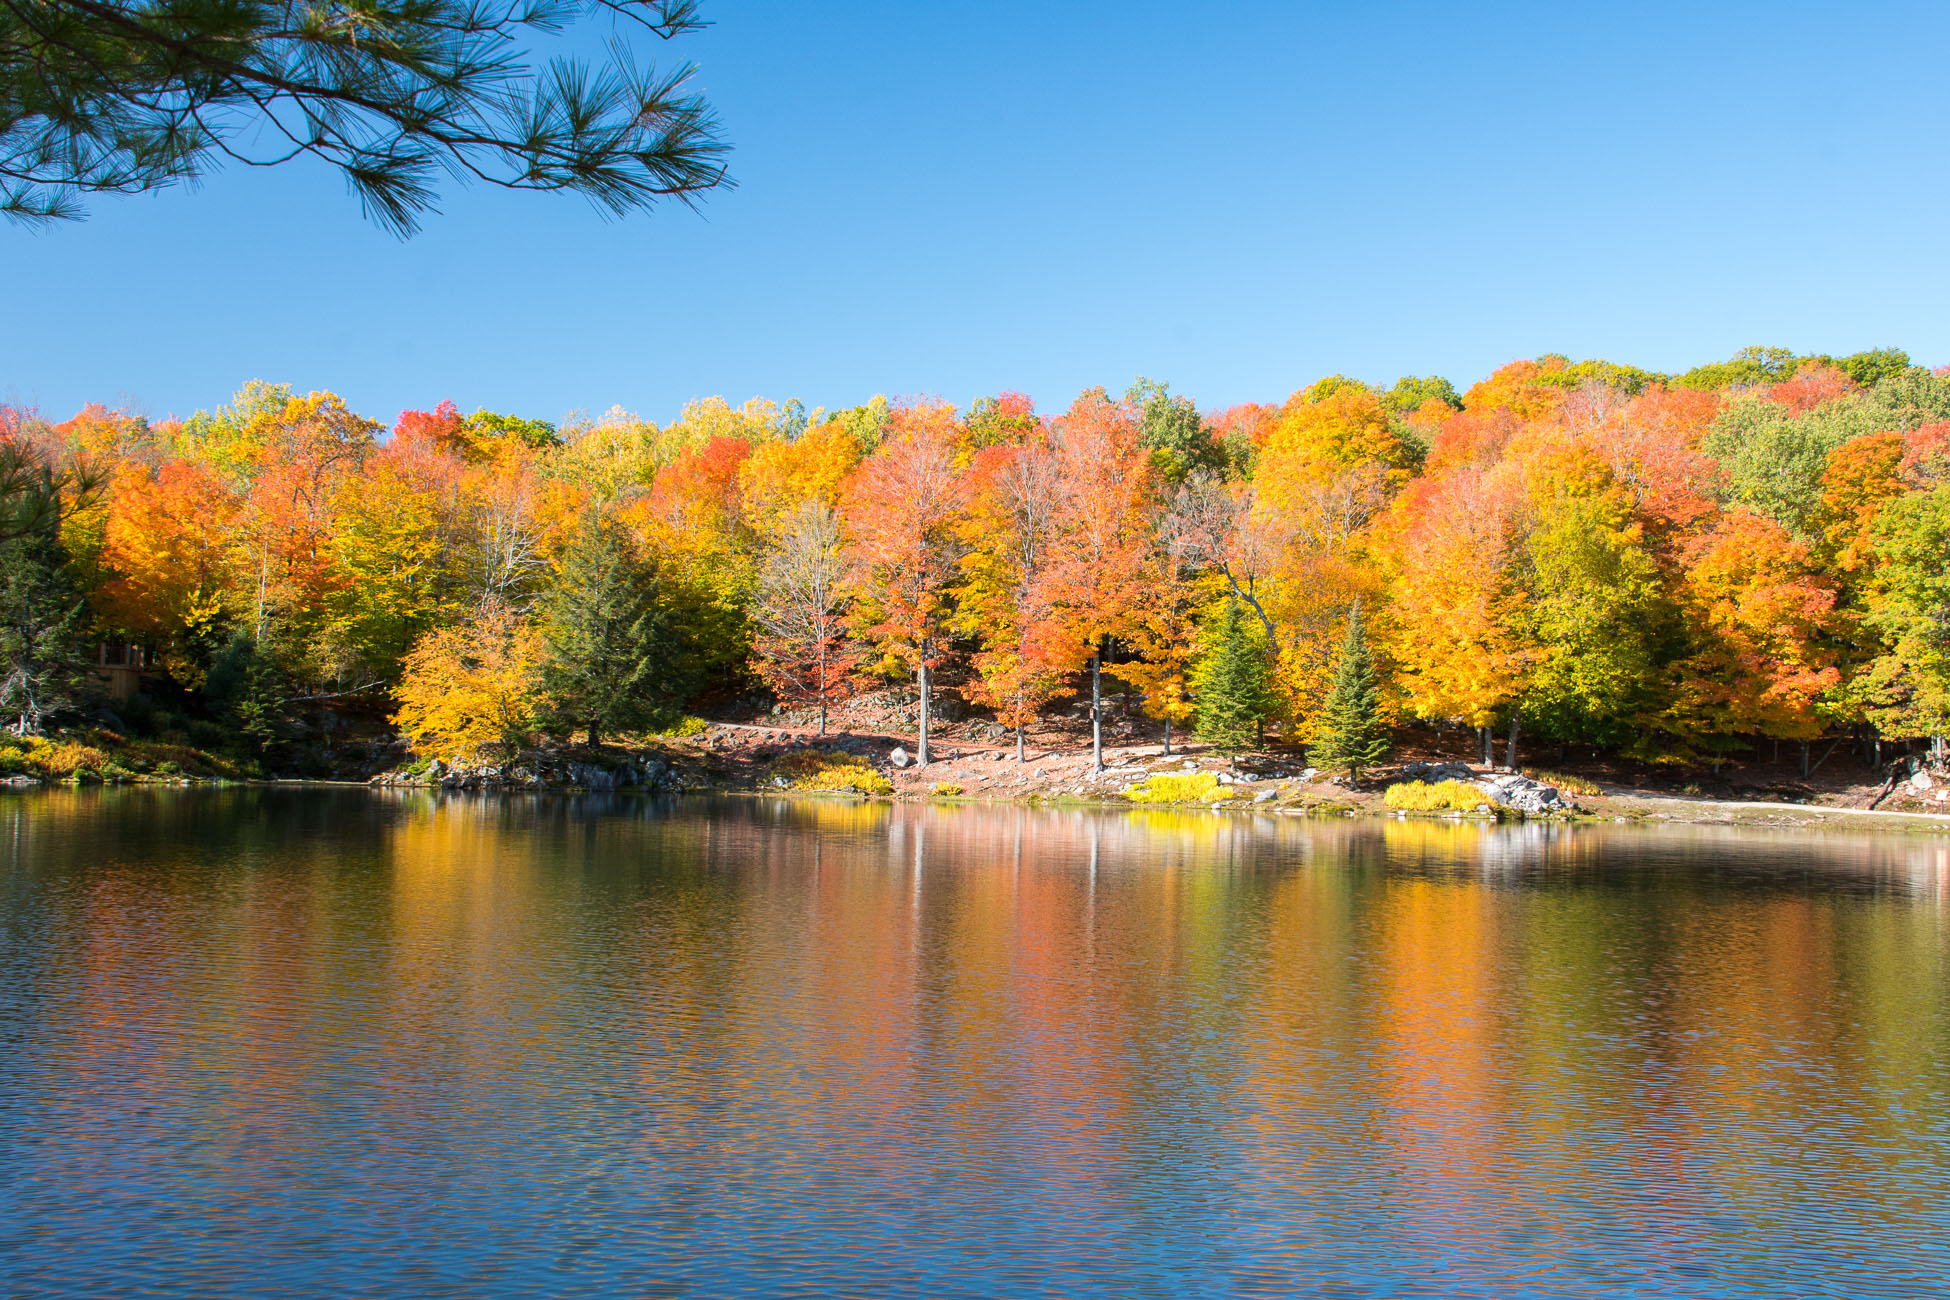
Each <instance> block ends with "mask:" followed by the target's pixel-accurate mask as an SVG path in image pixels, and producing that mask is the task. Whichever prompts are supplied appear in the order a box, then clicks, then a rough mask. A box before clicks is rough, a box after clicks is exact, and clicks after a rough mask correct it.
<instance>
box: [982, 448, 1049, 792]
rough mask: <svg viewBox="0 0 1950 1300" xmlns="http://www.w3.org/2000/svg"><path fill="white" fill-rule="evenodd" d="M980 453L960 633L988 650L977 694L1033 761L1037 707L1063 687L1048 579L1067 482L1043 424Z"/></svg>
mask: <svg viewBox="0 0 1950 1300" xmlns="http://www.w3.org/2000/svg"><path fill="white" fill-rule="evenodd" d="M1010 436H1014V437H1018V438H1022V439H1024V440H1023V441H1020V442H1017V443H1013V444H1011V443H1006V442H998V443H994V444H992V445H989V446H985V447H983V448H982V449H981V450H979V451H977V452H976V453H975V455H974V457H973V459H972V461H971V463H970V466H969V471H968V480H969V484H970V490H969V494H968V495H969V508H968V514H967V517H966V519H965V521H964V525H963V533H964V536H965V538H966V548H967V553H966V555H965V556H964V558H963V560H962V579H961V583H960V585H959V586H958V587H957V588H956V592H955V605H956V615H955V626H956V628H957V630H959V631H961V632H963V633H965V634H967V635H970V636H974V637H976V638H977V639H979V640H980V641H981V643H982V649H981V650H980V651H979V652H978V653H977V654H976V655H975V669H976V672H977V673H978V674H979V676H978V678H977V680H976V683H975V685H974V686H973V688H972V690H971V693H972V694H973V695H974V697H975V698H976V699H977V700H978V701H979V702H981V703H983V704H986V705H988V706H989V707H991V708H992V709H994V710H995V716H996V718H997V720H998V721H1000V722H1001V723H1002V724H1003V725H1004V726H1006V727H1009V728H1011V729H1012V730H1014V732H1015V733H1016V761H1017V762H1022V761H1024V759H1025V757H1026V755H1025V752H1024V750H1025V732H1026V730H1027V728H1028V726H1029V724H1030V723H1031V722H1032V721H1034V720H1035V717H1036V711H1037V708H1038V707H1039V706H1040V705H1041V704H1042V703H1043V701H1045V700H1047V699H1048V698H1049V697H1050V696H1051V695H1054V694H1055V693H1056V691H1057V689H1058V688H1059V687H1060V685H1061V684H1062V673H1061V672H1060V671H1058V668H1057V666H1056V665H1054V664H1053V663H1051V662H1050V661H1049V660H1048V659H1047V657H1046V652H1047V650H1048V648H1049V640H1048V633H1049V630H1050V628H1049V621H1050V617H1051V614H1052V610H1051V609H1050V607H1049V604H1048V599H1047V597H1048V595H1049V591H1048V584H1047V582H1046V577H1047V573H1048V570H1049V566H1050V563H1051V560H1052V558H1053V552H1054V550H1055V545H1056V540H1057V536H1056V530H1057V518H1058V512H1059V508H1060V504H1061V494H1062V481H1061V476H1060V474H1059V472H1058V468H1057V462H1056V457H1055V456H1054V454H1053V453H1052V452H1051V450H1050V447H1049V443H1048V440H1047V438H1046V436H1045V434H1044V431H1043V430H1042V428H1041V427H1040V425H1035V424H1032V426H1031V428H1030V430H1029V431H1028V432H1027V433H1024V432H1023V431H1020V430H1018V431H1016V432H1014V433H1013V434H1011V435H1010Z"/></svg>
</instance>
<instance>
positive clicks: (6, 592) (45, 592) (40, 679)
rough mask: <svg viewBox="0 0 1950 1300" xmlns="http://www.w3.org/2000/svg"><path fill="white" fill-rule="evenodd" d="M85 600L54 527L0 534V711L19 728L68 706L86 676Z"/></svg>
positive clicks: (26, 729) (23, 730) (34, 725)
mask: <svg viewBox="0 0 1950 1300" xmlns="http://www.w3.org/2000/svg"><path fill="white" fill-rule="evenodd" d="M86 618H87V603H86V601H85V599H84V598H83V596H82V594H81V591H80V590H79V588H78V586H77V584H76V583H75V580H74V576H73V573H72V571H71V567H70V565H69V563H68V554H67V551H66V550H65V549H64V548H63V547H62V545H61V543H60V541H59V539H58V537H57V536H56V533H55V530H54V528H53V527H51V526H49V525H48V524H47V523H45V522H43V523H41V524H40V525H39V527H38V528H36V529H35V530H34V531H30V532H27V533H25V534H22V535H19V536H14V537H10V538H6V539H5V540H0V710H4V711H5V713H6V714H8V715H10V716H11V717H12V719H13V721H12V723H11V728H12V730H14V731H15V732H16V733H18V734H23V735H24V734H28V733H34V732H39V731H40V730H41V728H42V725H43V724H44V722H45V720H46V719H47V718H48V716H49V715H51V714H54V713H57V712H59V711H61V710H64V709H68V708H72V707H73V706H74V705H75V704H76V703H77V702H78V701H79V700H80V698H81V695H82V692H83V689H84V685H85V683H86V672H87V661H86V657H85V654H84V642H83V639H82V636H83V632H84V631H85V628H86Z"/></svg>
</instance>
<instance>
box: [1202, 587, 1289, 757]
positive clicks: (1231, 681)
mask: <svg viewBox="0 0 1950 1300" xmlns="http://www.w3.org/2000/svg"><path fill="white" fill-rule="evenodd" d="M1210 644H1211V649H1209V650H1208V651H1206V654H1205V658H1204V661H1203V662H1202V663H1201V664H1200V665H1199V670H1198V673H1197V675H1196V676H1195V677H1194V678H1193V682H1192V688H1193V690H1194V692H1195V693H1196V696H1197V700H1198V706H1197V707H1198V713H1197V722H1196V724H1195V725H1196V728H1197V734H1198V738H1199V739H1200V740H1203V741H1205V742H1206V743H1207V744H1209V745H1211V746H1213V747H1214V748H1215V749H1217V750H1219V752H1221V753H1223V754H1227V755H1230V756H1232V757H1233V758H1235V759H1236V758H1237V757H1238V755H1239V753H1240V752H1241V751H1242V750H1247V749H1250V748H1252V746H1253V743H1254V741H1255V740H1256V739H1257V737H1258V735H1259V729H1260V727H1261V726H1262V725H1263V724H1264V723H1265V721H1266V718H1267V715H1268V714H1270V713H1271V712H1272V711H1273V682H1272V674H1271V672H1270V671H1269V670H1268V668H1267V664H1266V648H1265V644H1264V642H1263V641H1262V640H1261V639H1260V637H1259V636H1258V634H1257V628H1256V627H1254V626H1252V625H1251V624H1249V623H1248V622H1247V620H1246V617H1245V614H1244V612H1243V611H1242V610H1241V608H1240V604H1239V601H1238V600H1236V599H1234V600H1228V601H1226V606H1225V613H1224V614H1222V615H1221V616H1220V618H1219V624H1218V626H1217V627H1216V628H1215V629H1214V630H1213V636H1212V639H1211V643H1210Z"/></svg>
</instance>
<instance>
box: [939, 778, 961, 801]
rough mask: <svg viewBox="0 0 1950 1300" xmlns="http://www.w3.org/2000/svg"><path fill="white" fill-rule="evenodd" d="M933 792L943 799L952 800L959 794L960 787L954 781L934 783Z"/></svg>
mask: <svg viewBox="0 0 1950 1300" xmlns="http://www.w3.org/2000/svg"><path fill="white" fill-rule="evenodd" d="M934 792H935V793H936V794H938V795H940V796H941V797H942V798H944V799H952V798H954V797H955V796H956V795H958V794H960V793H961V786H960V784H959V783H957V782H954V781H936V782H935V783H934Z"/></svg>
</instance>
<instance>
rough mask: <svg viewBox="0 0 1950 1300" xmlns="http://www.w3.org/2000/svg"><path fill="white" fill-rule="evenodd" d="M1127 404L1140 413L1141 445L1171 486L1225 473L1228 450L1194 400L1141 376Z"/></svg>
mask: <svg viewBox="0 0 1950 1300" xmlns="http://www.w3.org/2000/svg"><path fill="white" fill-rule="evenodd" d="M1124 401H1125V404H1126V405H1128V406H1129V407H1131V409H1132V410H1134V411H1136V412H1137V413H1138V429H1139V433H1138V442H1139V444H1140V445H1141V446H1143V448H1144V449H1145V450H1146V451H1148V452H1150V453H1151V463H1152V464H1153V465H1155V466H1157V468H1158V473H1159V474H1160V475H1162V476H1163V478H1164V480H1165V481H1166V482H1167V483H1182V482H1184V481H1185V480H1186V479H1187V478H1189V477H1190V476H1191V475H1192V474H1193V473H1195V472H1196V471H1199V470H1207V471H1211V472H1213V473H1218V472H1222V471H1223V470H1224V469H1225V467H1226V462H1227V459H1228V458H1227V456H1226V450H1225V448H1224V447H1223V446H1222V445H1220V443H1219V442H1218V440H1217V439H1215V438H1214V437H1213V436H1212V431H1211V430H1210V429H1208V428H1206V427H1205V421H1204V420H1203V419H1201V418H1200V416H1199V413H1198V407H1197V406H1195V405H1194V404H1193V403H1192V399H1191V398H1189V397H1183V396H1179V395H1175V394H1173V393H1172V391H1171V385H1169V384H1162V383H1159V382H1157V381H1156V380H1153V379H1145V378H1143V377H1141V376H1140V377H1139V378H1138V380H1137V381H1136V382H1135V383H1133V384H1132V385H1131V388H1130V391H1129V392H1127V393H1125V394H1124Z"/></svg>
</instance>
